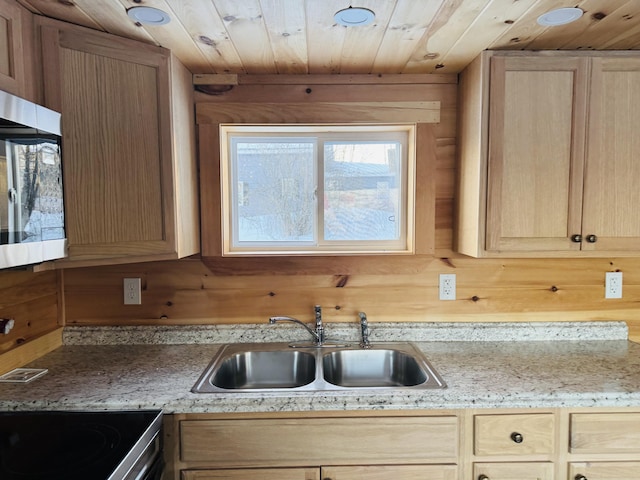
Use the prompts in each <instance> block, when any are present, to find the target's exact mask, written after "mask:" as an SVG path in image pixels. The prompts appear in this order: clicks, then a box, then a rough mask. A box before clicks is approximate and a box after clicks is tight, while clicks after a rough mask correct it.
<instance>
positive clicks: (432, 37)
mask: <svg viewBox="0 0 640 480" xmlns="http://www.w3.org/2000/svg"><path fill="white" fill-rule="evenodd" d="M17 1H19V2H20V3H21V4H22V5H24V6H26V7H27V8H29V9H30V10H32V11H33V12H35V13H39V14H42V15H45V16H48V17H52V18H57V19H61V20H65V21H69V22H72V23H75V24H79V25H84V26H87V27H90V28H93V29H97V30H103V31H106V32H109V33H113V34H116V35H121V36H125V37H129V38H134V39H138V40H142V41H144V42H149V43H154V44H157V45H161V46H163V47H166V48H169V49H171V50H173V51H174V53H175V54H176V55H177V56H178V57H179V58H180V60H182V62H183V63H184V64H185V65H186V66H187V67H188V68H189V69H190V70H191V71H192V73H218V74H222V73H237V74H396V73H405V74H407V73H414V74H415V73H434V72H438V73H458V72H460V71H461V70H462V69H463V68H464V67H465V66H466V65H467V64H468V63H469V62H470V61H471V60H472V59H473V58H475V57H476V56H477V55H478V53H480V52H481V51H482V50H485V49H524V50H540V49H583V50H615V49H619V50H632V49H638V48H640V1H639V0H357V1H356V0H100V1H96V0H17ZM134 6H149V7H156V8H160V9H162V10H164V11H165V12H167V13H168V14H169V15H170V16H171V18H172V21H171V22H170V23H169V24H167V25H164V26H151V27H149V26H140V25H136V24H135V23H134V22H133V21H132V20H130V19H129V18H128V17H127V14H126V10H127V9H128V8H131V7H134ZM349 6H354V7H364V8H368V9H371V10H373V11H374V12H375V14H376V18H375V21H374V23H373V24H371V25H369V26H360V27H349V28H347V27H343V26H340V25H336V24H335V22H334V20H333V15H334V13H335V12H336V11H338V10H341V9H344V8H347V7H349ZM575 6H577V7H580V8H582V9H583V10H584V11H585V14H584V15H583V16H582V18H580V19H579V20H578V21H576V22H574V23H571V24H569V25H564V26H557V27H541V26H539V25H538V24H537V23H536V18H537V17H538V16H539V15H541V14H542V13H545V12H547V11H549V10H552V9H554V8H560V7H575Z"/></svg>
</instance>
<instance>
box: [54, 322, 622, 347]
mask: <svg viewBox="0 0 640 480" xmlns="http://www.w3.org/2000/svg"><path fill="white" fill-rule="evenodd" d="M325 332H326V334H327V335H328V336H329V337H330V338H333V339H340V340H346V341H350V342H357V341H359V338H358V335H359V332H360V330H359V325H356V324H353V325H351V324H331V323H330V324H327V325H326V326H325ZM627 338H628V328H627V325H626V323H625V322H619V321H606V322H604V321H602V322H525V323H504V322H500V323H471V322H469V323H370V339H371V341H374V342H375V341H377V342H381V341H389V342H397V341H414V342H513V341H577V340H583V341H591V340H626V339H627ZM308 339H309V335H308V334H307V333H306V332H305V331H304V329H302V328H300V327H299V326H297V325H294V324H291V325H289V324H278V325H268V324H266V323H265V324H234V325H185V326H104V327H73V326H72V327H65V329H64V333H63V343H64V344H65V345H127V344H129V345H134V344H135V345H158V344H162V345H180V344H207V343H237V342H288V341H300V340H308Z"/></svg>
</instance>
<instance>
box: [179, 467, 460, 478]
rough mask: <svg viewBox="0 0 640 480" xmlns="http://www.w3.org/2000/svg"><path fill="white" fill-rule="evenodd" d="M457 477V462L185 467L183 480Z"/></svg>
mask: <svg viewBox="0 0 640 480" xmlns="http://www.w3.org/2000/svg"><path fill="white" fill-rule="evenodd" d="M321 478H322V479H323V480H362V479H365V478H366V479H367V480H389V479H397V480H456V479H457V474H456V466H455V465H381V466H373V467H372V466H355V467H322V468H251V469H249V468H240V469H237V470H228V469H227V470H183V471H182V477H181V480H254V479H259V480H320V479H321Z"/></svg>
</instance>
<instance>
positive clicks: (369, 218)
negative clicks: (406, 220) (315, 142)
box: [324, 142, 402, 241]
mask: <svg viewBox="0 0 640 480" xmlns="http://www.w3.org/2000/svg"><path fill="white" fill-rule="evenodd" d="M400 147H401V145H400V143H398V142H326V143H325V144H324V239H325V240H327V241H336V240H351V241H353V240H373V241H380V240H387V241H389V240H398V239H399V238H400V235H401V233H400V232H401V226H402V225H401V213H400V210H399V209H400V208H401V197H400V191H399V185H400V182H401V178H402V177H401V157H400V154H401V148H400Z"/></svg>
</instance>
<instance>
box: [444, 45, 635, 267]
mask: <svg viewBox="0 0 640 480" xmlns="http://www.w3.org/2000/svg"><path fill="white" fill-rule="evenodd" d="M607 55H608V56H603V54H591V53H589V54H584V55H582V54H577V53H575V52H574V53H567V52H543V53H534V52H526V53H524V52H485V53H483V54H482V55H481V56H480V57H478V58H477V59H476V60H475V61H474V62H473V63H472V64H471V65H470V66H469V67H468V68H467V69H466V70H465V72H463V74H462V75H461V82H460V105H461V110H460V131H459V143H460V164H459V180H460V188H459V198H458V201H459V203H458V216H457V218H458V225H457V239H456V248H457V250H458V251H459V252H460V253H464V254H467V255H471V256H474V257H558V256H606V255H614V254H615V255H634V254H635V255H637V253H638V250H640V218H639V217H638V215H637V214H636V212H635V207H634V205H638V203H639V202H640V193H639V191H638V189H637V188H635V186H636V185H637V183H638V181H639V180H640V165H638V162H637V161H636V154H635V153H634V152H637V151H638V148H640V139H638V136H637V135H635V134H634V133H633V131H632V130H633V125H637V122H638V121H640V109H637V108H635V107H634V106H635V105H638V104H639V102H640V57H638V56H637V55H635V56H634V55H633V54H629V53H610V54H607Z"/></svg>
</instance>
